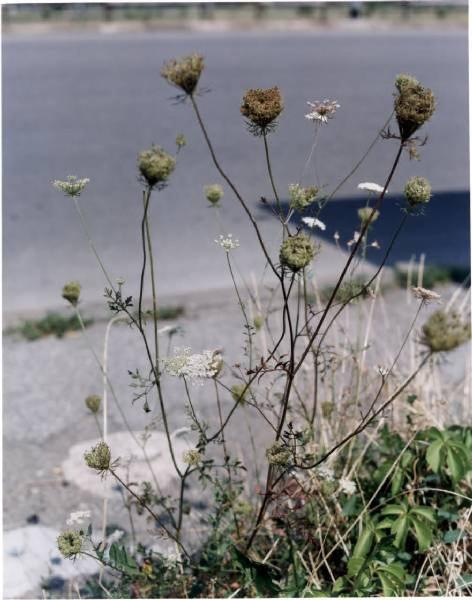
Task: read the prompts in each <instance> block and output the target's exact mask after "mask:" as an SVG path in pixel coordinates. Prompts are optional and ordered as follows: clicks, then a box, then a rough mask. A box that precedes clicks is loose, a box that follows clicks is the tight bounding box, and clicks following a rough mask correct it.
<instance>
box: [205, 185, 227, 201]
mask: <svg viewBox="0 0 472 600" xmlns="http://www.w3.org/2000/svg"><path fill="white" fill-rule="evenodd" d="M205 196H206V199H207V200H208V202H210V204H213V205H214V204H218V202H219V201H220V200H221V198H223V188H222V187H221V185H219V184H218V183H213V184H211V185H206V186H205Z"/></svg>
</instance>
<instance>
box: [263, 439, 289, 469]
mask: <svg viewBox="0 0 472 600" xmlns="http://www.w3.org/2000/svg"><path fill="white" fill-rule="evenodd" d="M266 457H267V461H268V462H269V464H270V465H278V466H280V467H286V466H287V465H288V464H289V462H290V460H291V458H292V453H291V451H290V449H289V448H287V446H285V444H283V443H282V442H274V443H273V444H272V446H270V447H269V448H267V450H266Z"/></svg>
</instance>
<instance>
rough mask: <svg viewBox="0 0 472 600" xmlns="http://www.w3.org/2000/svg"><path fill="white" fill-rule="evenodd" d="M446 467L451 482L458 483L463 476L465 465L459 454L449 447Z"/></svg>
mask: <svg viewBox="0 0 472 600" xmlns="http://www.w3.org/2000/svg"><path fill="white" fill-rule="evenodd" d="M447 466H448V467H449V471H450V472H451V477H452V480H453V481H459V480H460V479H462V477H463V476H464V474H465V465H464V463H463V461H462V458H461V455H460V454H459V452H457V451H454V449H453V448H451V447H450V446H449V447H448V449H447Z"/></svg>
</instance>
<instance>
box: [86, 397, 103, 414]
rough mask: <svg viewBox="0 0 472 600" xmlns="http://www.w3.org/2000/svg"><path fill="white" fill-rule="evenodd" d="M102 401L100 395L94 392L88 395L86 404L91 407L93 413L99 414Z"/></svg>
mask: <svg viewBox="0 0 472 600" xmlns="http://www.w3.org/2000/svg"><path fill="white" fill-rule="evenodd" d="M101 402H102V399H101V398H100V396H97V395H95V394H92V395H91V396H87V398H85V406H86V407H87V408H88V409H89V411H90V412H91V413H94V414H97V413H98V411H99V410H100V404H101Z"/></svg>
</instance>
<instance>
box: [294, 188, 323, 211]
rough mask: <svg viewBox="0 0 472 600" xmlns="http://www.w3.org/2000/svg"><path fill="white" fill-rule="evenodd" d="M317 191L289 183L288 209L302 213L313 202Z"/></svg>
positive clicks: (316, 189)
mask: <svg viewBox="0 0 472 600" xmlns="http://www.w3.org/2000/svg"><path fill="white" fill-rule="evenodd" d="M318 191H319V190H318V188H316V187H308V188H304V187H301V186H300V185H299V184H298V183H291V184H290V185H289V186H288V193H289V195H290V208H293V209H294V210H298V211H299V212H303V211H304V210H305V209H306V208H308V207H309V206H310V204H312V203H313V202H314V201H315V199H316V196H317V194H318Z"/></svg>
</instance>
